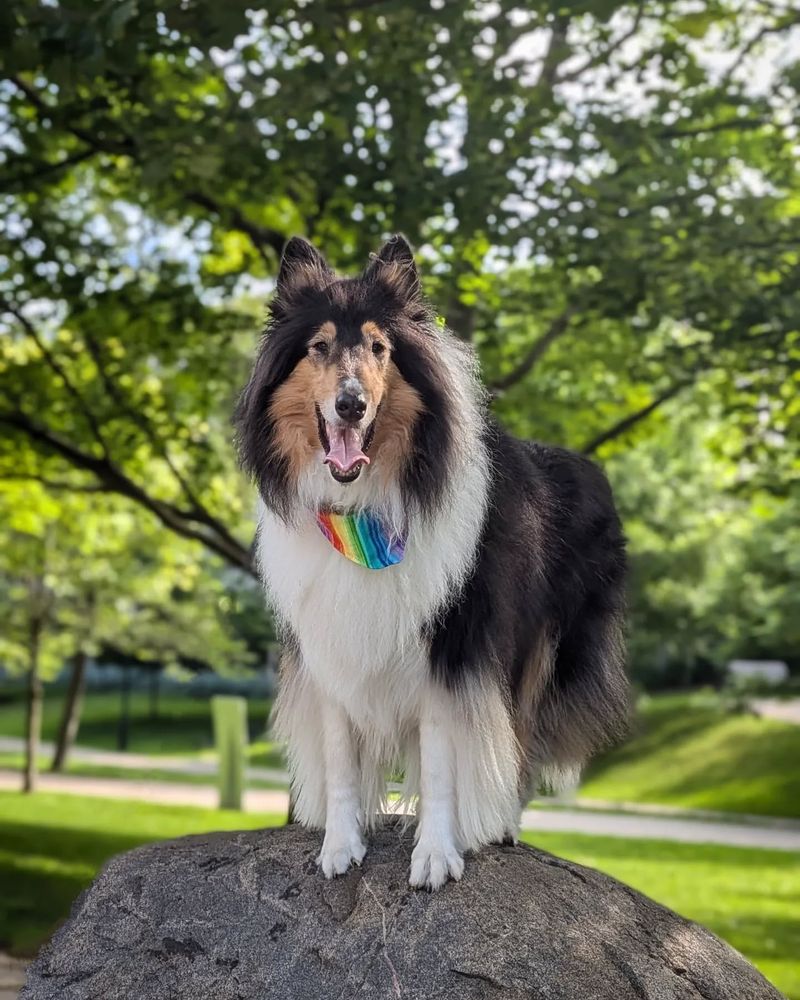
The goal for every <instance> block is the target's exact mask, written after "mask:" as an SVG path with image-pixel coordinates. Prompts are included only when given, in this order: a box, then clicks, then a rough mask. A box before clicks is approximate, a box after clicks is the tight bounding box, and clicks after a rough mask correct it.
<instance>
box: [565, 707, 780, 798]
mask: <svg viewBox="0 0 800 1000" xmlns="http://www.w3.org/2000/svg"><path fill="white" fill-rule="evenodd" d="M798 762H800V726H792V725H789V724H788V723H782V722H775V721H773V720H771V719H758V718H756V717H755V716H752V715H747V714H731V713H728V712H726V711H725V710H724V708H723V707H722V706H721V704H720V699H719V697H718V696H717V695H715V694H714V693H712V692H702V691H700V692H695V693H692V694H669V695H658V696H655V697H646V698H644V699H642V703H641V705H640V709H639V715H638V718H637V721H636V723H635V726H634V732H633V734H632V736H631V738H630V739H629V740H628V742H627V743H625V744H623V745H622V746H621V747H619V748H618V749H616V750H614V751H612V752H611V753H609V754H607V755H605V756H604V757H602V758H601V759H599V760H598V761H596V762H595V763H594V764H593V765H592V766H591V767H590V769H589V771H588V773H587V775H586V778H585V780H584V783H583V785H582V787H581V789H580V792H579V797H585V798H592V799H607V800H611V801H615V802H653V803H663V804H666V805H673V806H684V807H693V808H696V809H719V810H722V811H731V812H743V813H755V814H758V815H763V816H790V817H798V818H800V763H798Z"/></svg>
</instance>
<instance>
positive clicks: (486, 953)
mask: <svg viewBox="0 0 800 1000" xmlns="http://www.w3.org/2000/svg"><path fill="white" fill-rule="evenodd" d="M319 845H320V838H319V836H318V835H315V834H312V833H307V832H305V831H304V830H301V829H299V828H297V827H287V828H284V829H279V830H265V831H262V832H247V833H224V834H213V835H211V836H201V837H187V838H184V839H182V840H175V841H172V842H169V843H161V844H153V845H151V846H148V847H143V848H141V849H139V850H137V851H133V852H131V853H130V854H125V855H122V856H121V857H118V858H115V859H114V860H113V861H111V862H110V864H109V865H108V866H107V867H106V868H105V870H104V871H103V872H102V874H101V875H100V877H99V878H98V879H97V881H96V882H95V884H94V885H93V886H92V888H91V889H89V891H88V892H86V893H85V894H84V895H83V896H82V897H81V898H80V899H79V900H78V902H77V903H76V905H75V908H74V912H73V914H72V916H71V918H70V919H69V921H68V922H67V923H66V924H65V926H64V927H63V928H62V929H61V930H60V931H59V932H58V933H57V934H56V936H55V938H54V940H53V941H52V942H51V943H50V944H49V945H48V946H47V947H46V948H45V949H44V950H43V952H42V954H41V955H40V956H39V958H38V959H37V961H36V962H35V964H34V965H33V967H32V968H31V971H30V973H29V976H28V981H27V985H26V987H25V989H24V990H23V993H22V1000H89V998H97V1000H116V998H120V1000H122V998H124V1000H183V998H186V1000H256V998H257V1000H271V998H275V1000H311V998H314V1000H327V998H334V997H335V998H339V1000H343V998H348V997H376V998H381V997H387V998H403V1000H417V998H423V997H424V998H431V997H435V998H437V1000H446V998H451V997H452V998H456V997H457V998H459V1000H470V998H478V997H486V998H492V1000H497V998H509V1000H512V998H513V1000H522V998H547V1000H559V998H567V997H569V998H580V1000H605V998H609V1000H628V998H630V1000H634V998H635V1000H643V998H644V1000H650V998H652V1000H673V998H674V1000H698V998H707V1000H755V998H759V1000H762V998H763V1000H766V998H775V997H780V994H779V993H778V992H777V990H775V989H773V987H772V986H770V985H769V983H767V981H766V980H765V979H764V978H763V977H762V976H761V975H760V974H759V973H758V972H756V970H755V969H754V968H753V967H752V966H751V965H749V964H748V963H747V962H746V961H745V960H744V959H743V958H742V956H741V955H739V954H738V952H735V951H734V950H733V949H732V948H730V947H729V946H728V945H726V944H724V943H723V942H722V941H720V940H719V939H718V938H716V937H714V936H713V935H712V934H710V933H709V932H708V931H707V930H704V929H703V928H702V927H699V926H698V925H697V924H693V923H690V922H688V921H686V920H683V919H682V918H681V917H678V916H676V914H674V913H672V912H670V911H669V910H665V909H664V908H663V907H661V906H658V905H657V904H656V903H654V902H652V901H651V900H649V899H647V898H646V897H645V896H641V895H640V894H639V893H638V892H634V891H633V889H630V888H628V887H627V886H625V885H622V884H621V883H619V882H615V881H614V880H613V879H611V878H608V877H606V876H605V875H601V874H600V873H599V872H596V871H592V870H591V869H588V868H582V867H581V866H580V865H575V864H572V863H571V862H568V861H562V860H561V859H559V858H555V857H553V856H552V855H550V854H545V853H544V852H542V851H537V850H533V849H531V848H529V847H492V848H489V849H487V850H485V851H482V852H481V853H480V854H479V855H478V856H477V857H475V858H471V859H470V860H469V863H468V864H467V869H466V874H465V875H464V879H463V881H462V882H460V883H458V884H455V883H451V884H450V885H448V886H447V887H446V888H445V889H443V890H442V891H441V892H439V893H435V894H433V895H428V894H427V893H425V892H419V891H415V890H413V889H410V888H409V886H408V884H407V882H406V878H407V874H408V865H409V858H410V855H411V836H410V833H405V834H403V833H402V832H401V831H400V829H399V828H397V827H391V826H390V827H387V828H386V829H384V831H383V832H382V833H380V834H379V835H378V836H376V837H373V839H372V844H371V847H370V851H369V853H368V854H367V857H366V859H365V862H364V867H363V868H362V869H356V870H353V871H351V872H350V873H349V874H348V875H346V876H343V877H341V878H338V879H336V880H335V881H333V882H326V881H325V880H324V879H323V878H322V877H321V876H320V875H319V874H318V872H317V870H316V867H315V864H314V858H315V856H316V854H317V852H318V850H319Z"/></svg>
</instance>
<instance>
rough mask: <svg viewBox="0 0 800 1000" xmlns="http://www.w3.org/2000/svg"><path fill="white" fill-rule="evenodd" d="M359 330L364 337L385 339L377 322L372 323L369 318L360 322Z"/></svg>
mask: <svg viewBox="0 0 800 1000" xmlns="http://www.w3.org/2000/svg"><path fill="white" fill-rule="evenodd" d="M361 332H362V333H363V334H364V336H365V337H375V338H376V339H377V340H384V339H385V337H384V334H383V330H381V328H380V327H379V326H378V324H377V323H373V322H372V320H371V319H368V320H367V322H366V323H362V324H361Z"/></svg>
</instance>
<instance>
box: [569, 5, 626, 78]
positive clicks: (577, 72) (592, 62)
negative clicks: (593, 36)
mask: <svg viewBox="0 0 800 1000" xmlns="http://www.w3.org/2000/svg"><path fill="white" fill-rule="evenodd" d="M643 14H644V2H643V0H641V2H640V3H639V7H638V10H637V11H636V14H635V15H634V18H633V23H632V24H631V26H630V28H628V30H627V31H623V33H622V34H621V35H619V36H618V37H617V38H615V39H614V41H613V42H611V44H610V45H608V46H607V47H606V48H605V49H603V51H602V52H599V53H597V55H594V56H591V57H590V58H589V59H587V60H586V62H585V63H583V65H582V66H579V67H578V68H577V69H574V70H570V72H569V73H559V74H558V75H557V76H556V79H555V82H556V83H571V82H572V81H573V80H577V79H578V78H579V77H581V76H583V74H584V73H585V72H586V71H587V70H589V69H593V68H594V67H595V66H600V65H602V64H603V63H604V62H606V61H607V60H608V58H609V56H611V55H612V54H613V53H614V52H616V51H617V50H618V49H620V48H621V47H622V46H623V45H624V44H625V42H627V41H628V39H629V38H633V36H634V35H635V34H636V32H637V31H638V30H639V25H640V24H641V22H642V15H643Z"/></svg>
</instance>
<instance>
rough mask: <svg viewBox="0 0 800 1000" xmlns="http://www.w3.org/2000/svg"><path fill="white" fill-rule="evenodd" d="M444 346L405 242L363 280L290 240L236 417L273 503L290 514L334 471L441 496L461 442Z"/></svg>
mask: <svg viewBox="0 0 800 1000" xmlns="http://www.w3.org/2000/svg"><path fill="white" fill-rule="evenodd" d="M439 339H440V334H439V332H438V330H437V328H436V324H435V322H434V320H433V316H432V313H431V311H430V309H429V308H428V306H427V305H426V304H425V302H424V300H423V298H422V294H421V289H420V282H419V276H418V273H417V269H416V266H415V263H414V258H413V254H412V251H411V248H410V247H409V245H408V243H407V242H406V241H405V239H403V237H402V236H395V237H393V238H392V239H391V240H389V242H388V243H386V244H385V246H384V247H383V248H382V249H381V250H380V252H379V253H378V254H376V255H375V257H374V258H373V259H372V260H371V261H370V263H369V264H368V265H367V267H366V269H365V270H364V271H363V273H362V274H360V275H359V276H358V277H356V278H340V277H338V276H337V275H336V274H335V273H334V272H333V271H332V270H331V269H330V268H329V267H328V265H327V263H326V262H325V260H324V258H323V257H322V256H321V254H320V253H319V252H318V251H317V250H316V249H315V248H314V247H313V246H312V245H311V244H310V243H308V242H306V241H305V240H302V239H299V238H294V239H292V240H290V241H289V243H288V244H287V245H286V248H285V250H284V254H283V258H282V261H281V267H280V273H279V275H278V282H277V289H276V294H275V298H274V300H273V303H272V307H271V311H270V320H269V323H268V326H267V330H266V333H265V335H264V339H263V341H262V344H261V350H260V352H259V355H258V358H257V360H256V364H255V366H254V369H253V373H252V375H251V378H250V381H249V383H248V385H247V387H246V388H245V391H244V392H243V394H242V397H241V399H240V401H239V406H238V409H237V413H236V418H235V420H236V424H237V429H238V441H239V449H240V455H241V458H242V464H243V465H244V467H245V468H246V469H247V470H248V471H249V472H250V473H251V474H252V475H253V476H254V477H255V478H256V480H257V481H258V484H259V487H260V489H261V493H262V495H263V497H264V499H265V501H266V502H267V503H268V504H269V505H270V506H271V507H272V508H273V509H275V510H277V511H278V512H279V513H281V514H283V515H285V514H287V513H288V512H289V508H290V507H291V502H292V497H293V491H296V488H297V484H298V482H299V481H300V479H301V477H303V475H304V474H305V473H307V472H308V471H309V470H310V469H315V470H318V469H319V468H320V467H322V466H324V467H325V468H326V475H328V476H329V477H331V479H332V480H334V481H335V483H336V484H339V485H340V486H342V487H344V486H347V485H348V484H351V483H354V482H355V481H356V480H358V479H361V480H362V481H363V480H364V479H365V478H367V477H372V478H374V479H376V486H380V487H381V488H382V489H384V490H385V489H386V487H387V486H388V483H389V481H390V480H391V481H394V482H397V483H398V485H399V486H400V487H401V489H403V488H404V487H407V486H408V485H409V483H410V481H411V480H412V479H413V480H414V490H413V491H414V492H415V493H416V494H419V495H420V496H421V497H422V498H423V499H425V496H426V494H430V496H431V497H432V495H433V492H435V489H436V479H437V475H438V474H437V473H436V471H435V470H436V466H437V464H440V463H441V464H443V463H444V461H445V459H446V451H447V449H448V444H449V434H450V430H449V423H450V422H449V420H448V419H447V413H446V412H445V411H446V410H447V408H448V397H449V393H448V389H447V385H446V377H444V378H443V374H442V371H441V366H440V365H439V363H438V357H437V341H438V340H439ZM426 479H427V481H426ZM342 499H343V500H346V497H344V496H342Z"/></svg>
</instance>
